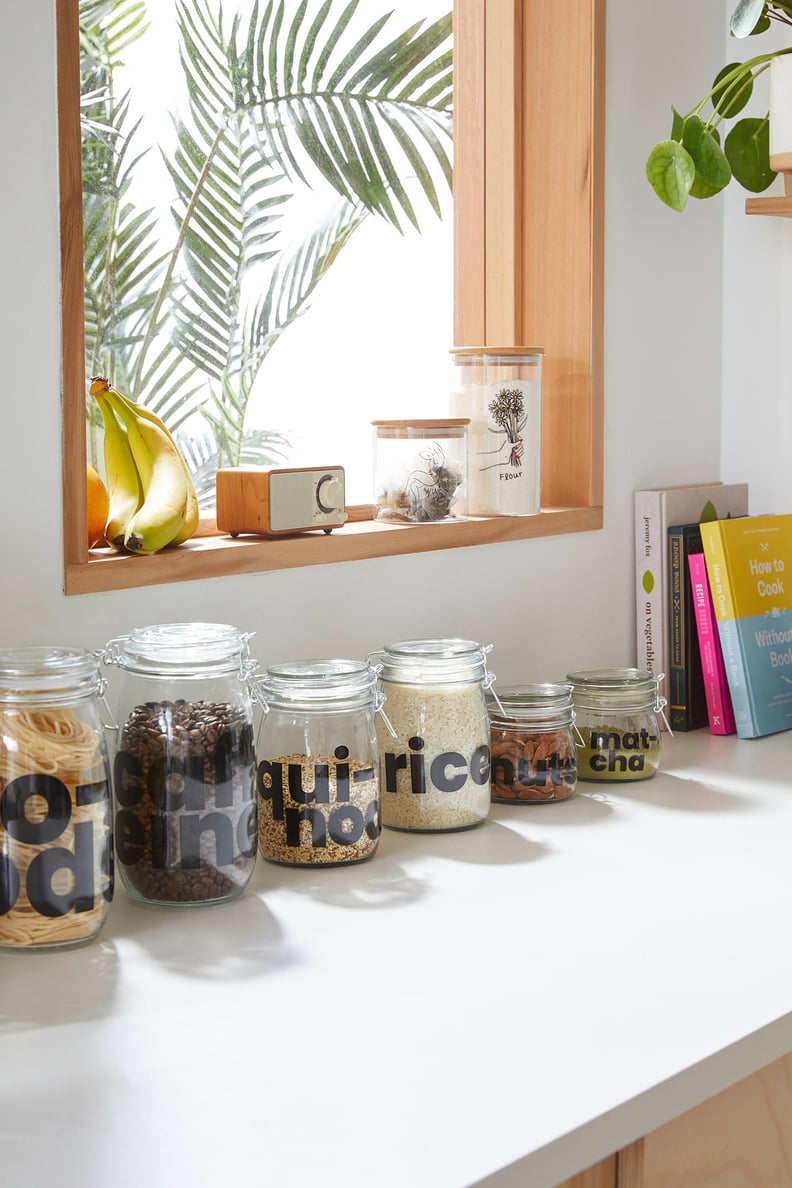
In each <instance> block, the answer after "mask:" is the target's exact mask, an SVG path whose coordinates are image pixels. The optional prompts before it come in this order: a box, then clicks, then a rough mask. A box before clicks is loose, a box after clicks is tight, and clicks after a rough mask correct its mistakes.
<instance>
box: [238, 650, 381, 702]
mask: <svg viewBox="0 0 792 1188" xmlns="http://www.w3.org/2000/svg"><path fill="white" fill-rule="evenodd" d="M376 680H377V674H376V672H375V671H374V669H373V668H372V667H371V665H370V664H368V663H367V662H366V661H365V660H299V661H293V662H291V663H286V664H272V665H270V667H269V668H267V669H266V671H265V673H264V674H263V675H262V676H261V677H259V678H258V679H257V680H256V682H255V686H256V691H257V693H258V695H259V699H260V701H261V704H262V706H263V708H264V709H265V711H266V710H267V709H270V708H272V707H276V708H279V709H282V708H294V709H298V708H299V709H307V710H327V709H331V710H336V709H353V708H357V707H360V706H365V705H369V704H372V705H373V704H374V702H375V691H374V687H375V684H376Z"/></svg>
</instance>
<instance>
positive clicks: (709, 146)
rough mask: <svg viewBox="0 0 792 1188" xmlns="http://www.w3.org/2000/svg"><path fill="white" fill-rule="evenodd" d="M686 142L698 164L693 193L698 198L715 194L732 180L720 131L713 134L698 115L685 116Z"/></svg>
mask: <svg viewBox="0 0 792 1188" xmlns="http://www.w3.org/2000/svg"><path fill="white" fill-rule="evenodd" d="M682 143H683V145H684V147H685V148H686V149H687V151H688V153H689V154H690V157H691V160H692V161H693V164H694V165H695V167H696V178H695V181H694V182H693V185H692V187H691V190H690V193H691V194H692V196H693V197H694V198H711V197H712V195H713V194H717V193H718V191H719V190H722V189H723V188H724V186H728V184H729V182H730V181H731V176H732V171H731V166H730V165H729V162H728V160H727V159H726V154H725V153H724V151H723V149H722V148H721V146H720V143H719V141H718V138H717V134H713V133H712V132H710V131H709V129H708V128H706V127H705V125H704V124H703V123H702V122H701V120H700V119H699V117H698V116H695V115H694V116H689V117H688V118H687V119H686V120H685V127H684V130H683V132H682Z"/></svg>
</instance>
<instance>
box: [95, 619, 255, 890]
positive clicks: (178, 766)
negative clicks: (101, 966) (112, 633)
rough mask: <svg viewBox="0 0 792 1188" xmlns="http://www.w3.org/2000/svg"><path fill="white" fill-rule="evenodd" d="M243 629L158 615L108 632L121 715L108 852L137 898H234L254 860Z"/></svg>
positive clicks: (250, 663) (107, 659)
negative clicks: (118, 634) (159, 619)
mask: <svg viewBox="0 0 792 1188" xmlns="http://www.w3.org/2000/svg"><path fill="white" fill-rule="evenodd" d="M248 639H249V635H247V634H245V633H244V632H242V631H239V630H237V628H236V627H231V626H228V625H226V624H224V623H162V624H157V625H156V626H152V627H137V628H135V629H134V630H133V631H131V632H130V633H129V635H128V636H124V637H123V638H121V639H115V640H111V641H110V643H109V644H108V645H107V647H106V649H105V653H104V659H105V662H106V663H108V664H115V665H118V667H119V668H120V669H122V671H123V674H124V676H123V681H122V683H121V688H120V691H119V694H118V699H117V700H118V709H117V714H116V716H117V720H118V722H119V729H118V740H117V748H116V753H115V757H114V761H113V786H114V793H115V844H116V857H117V860H118V864H119V867H120V870H121V876H122V878H123V881H124V886H125V887H126V889H127V891H128V892H129V894H130V895H131V897H132V898H133V899H135V900H137V901H138V902H142V903H146V904H151V905H154V906H161V907H164V906H175V907H193V906H196V905H201V904H211V903H222V902H224V901H225V900H229V899H234V898H235V897H236V896H237V895H240V894H241V892H242V891H243V890H244V888H245V886H246V885H247V882H248V880H249V878H250V875H251V873H252V871H253V866H254V863H255V860H256V801H255V766H256V765H255V753H254V739H253V711H252V700H251V693H250V680H249V678H250V674H251V673H252V671H253V669H254V668H255V667H256V665H255V662H254V661H252V660H251V659H250V657H249V652H248Z"/></svg>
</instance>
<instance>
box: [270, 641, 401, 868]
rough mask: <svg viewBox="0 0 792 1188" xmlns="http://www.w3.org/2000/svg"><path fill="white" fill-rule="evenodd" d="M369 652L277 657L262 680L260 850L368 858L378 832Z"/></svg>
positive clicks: (327, 858)
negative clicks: (280, 660)
mask: <svg viewBox="0 0 792 1188" xmlns="http://www.w3.org/2000/svg"><path fill="white" fill-rule="evenodd" d="M375 685H376V674H375V672H374V670H373V669H372V668H371V667H370V666H369V665H368V664H367V663H366V662H365V661H363V660H305V661H297V662H293V663H288V664H275V665H272V666H271V667H270V668H268V669H267V671H266V673H265V674H264V676H262V677H261V678H260V679H259V680H258V681H256V693H257V696H258V699H259V701H260V703H261V706H262V709H263V711H264V716H263V718H262V722H261V728H260V730H259V737H258V745H257V748H256V751H257V756H258V769H257V772H258V774H257V789H258V822H259V825H258V836H259V850H260V851H261V854H262V856H263V857H264V858H266V859H268V861H270V862H276V863H280V864H281V865H285V866H300V865H313V866H345V865H349V864H350V863H353V862H362V861H364V860H365V859H366V858H371V857H372V855H373V854H374V853H375V851H376V849H377V845H378V843H379V836H380V831H381V822H380V781H379V755H378V752H377V739H376V735H375V732H374V716H375V712H376V710H377V708H378V706H379V704H380V701H381V697H380V695H379V694H378V693H377V691H376V688H375Z"/></svg>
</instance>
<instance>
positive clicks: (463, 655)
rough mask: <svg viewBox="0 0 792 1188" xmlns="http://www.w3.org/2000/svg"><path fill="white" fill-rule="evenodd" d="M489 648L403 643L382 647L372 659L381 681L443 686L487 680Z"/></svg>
mask: <svg viewBox="0 0 792 1188" xmlns="http://www.w3.org/2000/svg"><path fill="white" fill-rule="evenodd" d="M491 647H492V645H491V644H490V645H489V646H487V647H482V645H481V644H479V643H475V642H474V641H473V640H471V639H407V640H402V641H401V642H400V643H391V644H386V645H385V647H384V648H383V650H382V651H381V652H377V653H374V655H375V656H376V658H377V660H378V661H379V664H380V667H381V670H380V676H381V677H382V679H383V680H386V681H398V682H399V683H400V684H407V685H424V684H428V685H432V684H436V685H444V684H448V683H451V684H458V683H464V682H466V681H481V680H489V678H488V674H487V653H488V652H489V651H490V650H491ZM489 683H491V681H489Z"/></svg>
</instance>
